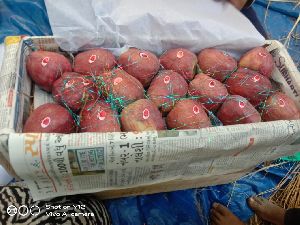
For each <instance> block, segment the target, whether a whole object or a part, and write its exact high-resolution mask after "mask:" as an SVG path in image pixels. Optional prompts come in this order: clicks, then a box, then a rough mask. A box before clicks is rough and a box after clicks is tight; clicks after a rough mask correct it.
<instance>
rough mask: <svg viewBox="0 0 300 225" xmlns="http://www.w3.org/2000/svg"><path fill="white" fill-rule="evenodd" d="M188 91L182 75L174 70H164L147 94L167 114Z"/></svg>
mask: <svg viewBox="0 0 300 225" xmlns="http://www.w3.org/2000/svg"><path fill="white" fill-rule="evenodd" d="M187 91H188V84H187V82H186V81H185V79H184V78H183V77H182V76H181V75H180V74H178V73H176V72H174V71H172V70H163V71H161V72H160V73H159V74H158V75H157V76H156V77H155V78H154V79H153V81H152V82H151V84H150V87H149V89H148V92H147V94H148V96H149V99H150V100H151V101H152V102H154V104H155V105H156V106H157V107H158V108H159V109H160V110H161V111H162V112H164V113H166V112H169V111H170V110H171V109H172V108H173V106H174V105H175V103H176V101H178V100H179V99H181V98H182V97H184V96H185V95H186V93H187Z"/></svg>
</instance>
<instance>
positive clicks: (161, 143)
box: [1, 37, 300, 200]
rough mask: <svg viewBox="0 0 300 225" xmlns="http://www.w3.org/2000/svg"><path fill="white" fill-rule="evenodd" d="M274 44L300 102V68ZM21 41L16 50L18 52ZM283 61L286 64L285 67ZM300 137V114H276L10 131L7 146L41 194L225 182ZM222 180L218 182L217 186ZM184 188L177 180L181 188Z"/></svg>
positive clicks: (37, 101)
mask: <svg viewBox="0 0 300 225" xmlns="http://www.w3.org/2000/svg"><path fill="white" fill-rule="evenodd" d="M28 40H29V41H32V42H33V43H34V44H35V45H36V46H39V47H42V48H43V49H47V50H54V51H58V47H57V46H56V45H55V44H54V39H53V38H51V37H44V38H41V37H35V38H31V39H26V40H25V41H27V42H28ZM270 44H271V45H270V46H269V47H268V49H269V50H270V51H271V53H272V54H273V56H274V59H275V62H276V65H277V67H278V68H279V69H278V70H277V71H276V72H275V73H274V74H275V75H274V80H276V81H277V82H279V83H280V84H281V86H282V87H283V88H282V89H283V90H284V91H285V92H286V93H287V94H288V95H289V96H290V97H292V98H293V99H294V100H295V101H297V102H298V103H299V104H298V106H299V105H300V101H299V99H300V97H299V96H298V95H297V94H296V93H295V91H296V92H298V90H299V89H300V82H299V81H298V77H299V72H298V71H297V70H296V69H295V68H296V67H295V65H294V64H293V63H292V61H291V59H290V57H289V56H288V55H287V53H286V51H284V50H282V46H281V45H280V44H279V43H278V42H276V41H272V42H270ZM27 45H28V43H26V45H25V44H24V41H22V42H21V44H20V46H21V48H20V49H21V50H19V55H18V58H19V60H21V61H20V63H19V66H17V68H11V70H12V71H15V73H20V74H19V76H17V77H22V79H20V80H19V82H20V84H19V86H20V87H21V88H22V89H21V90H22V91H23V90H24V89H25V90H27V88H28V85H29V83H28V82H29V81H28V77H27V74H26V70H25V69H24V62H25V61H24V58H25V57H24V56H25V55H26V54H28V51H29V48H27V47H26V46H27ZM16 47H17V46H15V47H14V48H12V49H11V50H10V51H12V52H13V51H16ZM22 55H23V58H22V57H21V56H22ZM283 59H284V63H282V62H283ZM278 62H281V63H282V65H279V64H278ZM283 65H284V66H285V68H286V69H285V70H283V69H280V68H281V67H282V66H283ZM18 70H19V71H18ZM278 71H280V73H278ZM282 71H285V73H283V74H288V76H290V77H291V78H292V79H291V84H289V80H287V79H282V77H283V76H285V75H282ZM1 74H2V72H1ZM26 79H27V80H26ZM17 82H18V81H17ZM291 85H293V87H294V89H293V90H292V86H291ZM22 91H21V92H19V93H18V94H17V97H19V98H16V99H17V100H18V101H20V102H22V105H23V107H24V110H16V112H17V113H15V114H13V116H12V118H14V119H17V121H19V122H18V126H16V127H14V129H15V130H17V131H18V129H19V128H18V127H20V126H21V125H22V124H21V122H20V121H23V119H24V118H26V116H27V115H28V112H29V110H30V104H29V103H30V102H29V101H25V99H26V98H27V97H26V95H24V92H22ZM29 93H30V92H29ZM33 100H34V101H33V104H34V108H36V107H37V106H39V105H41V104H44V103H45V102H49V101H53V99H52V98H51V96H50V95H49V94H47V93H45V92H43V91H42V90H40V89H38V88H36V89H35V92H34V99H33ZM14 107H15V106H14V105H13V106H12V108H14ZM14 116H17V118H15V117H14ZM299 138H300V121H276V122H267V123H258V124H248V125H237V126H225V127H212V128H205V129H200V130H186V131H162V132H156V131H153V132H142V133H122V132H121V133H103V134H101V133H80V134H70V135H63V134H21V133H10V134H9V143H8V146H6V147H8V149H9V157H10V163H11V165H13V168H14V169H15V171H16V172H17V174H18V175H19V176H20V177H21V178H22V179H24V180H25V182H26V184H27V186H28V187H29V188H30V190H31V193H32V195H33V198H34V199H35V200H40V199H46V198H50V197H56V196H61V195H70V194H78V193H90V192H100V191H106V190H118V189H124V188H131V187H137V186H140V185H143V186H147V185H152V184H160V183H164V182H171V181H176V182H178V183H180V184H184V182H186V181H188V180H194V179H195V180H196V179H198V178H201V177H203V178H205V177H208V176H217V177H224V179H223V182H225V181H226V180H227V181H230V180H231V178H232V177H235V175H236V174H240V173H241V171H245V170H250V168H253V167H254V166H255V165H257V164H258V163H260V162H263V161H266V160H272V159H276V158H278V157H281V156H284V155H291V154H293V153H294V152H296V151H297V150H298V149H299V145H290V144H291V143H294V142H295V141H297V140H298V139H299ZM3 149H4V148H3ZM3 149H2V148H1V151H3ZM221 180H222V179H221ZM219 182H220V180H218V181H215V182H211V183H210V185H213V184H218V183H219ZM199 186H201V183H199ZM176 189H177V187H176V186H174V188H173V190H176ZM136 194H138V193H136Z"/></svg>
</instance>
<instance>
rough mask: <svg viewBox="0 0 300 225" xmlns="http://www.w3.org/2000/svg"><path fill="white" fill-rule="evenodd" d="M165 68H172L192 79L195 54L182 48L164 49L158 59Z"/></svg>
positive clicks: (185, 77) (195, 62) (195, 61)
mask: <svg viewBox="0 0 300 225" xmlns="http://www.w3.org/2000/svg"><path fill="white" fill-rule="evenodd" d="M159 61H160V64H161V65H162V66H163V67H164V69H166V70H173V71H175V72H177V73H179V74H180V75H182V76H183V78H184V79H186V80H192V79H193V78H194V76H195V73H196V70H197V61H198V60H197V56H196V55H195V54H194V53H193V52H191V51H189V50H187V49H184V48H175V49H170V50H168V51H166V52H165V53H164V54H163V55H162V56H161V57H160V59H159Z"/></svg>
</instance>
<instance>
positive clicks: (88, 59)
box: [74, 48, 116, 76]
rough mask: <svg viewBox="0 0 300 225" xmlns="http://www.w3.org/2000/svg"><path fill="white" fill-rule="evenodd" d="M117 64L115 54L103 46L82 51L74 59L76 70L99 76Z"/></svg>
mask: <svg viewBox="0 0 300 225" xmlns="http://www.w3.org/2000/svg"><path fill="white" fill-rule="evenodd" d="M115 65H116V59H115V57H114V55H113V54H112V53H111V52H110V51H108V50H106V49H103V48H97V49H92V50H88V51H84V52H81V53H79V54H77V55H76V56H75V59H74V71H75V72H77V73H81V74H86V75H94V76H98V75H100V74H101V73H103V72H105V71H110V70H112V69H113V68H114V66H115Z"/></svg>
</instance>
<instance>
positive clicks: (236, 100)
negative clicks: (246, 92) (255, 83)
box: [217, 95, 261, 125]
mask: <svg viewBox="0 0 300 225" xmlns="http://www.w3.org/2000/svg"><path fill="white" fill-rule="evenodd" d="M217 117H218V118H219V120H221V122H222V123H223V125H234V124H246V123H258V122H261V117H260V114H259V113H258V111H257V110H256V109H255V108H254V107H253V106H252V105H251V103H250V102H248V101H247V99H245V98H243V97H242V96H239V95H231V96H229V97H228V98H227V99H226V101H225V102H224V103H223V105H222V106H221V108H220V109H219V111H218V113H217Z"/></svg>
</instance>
